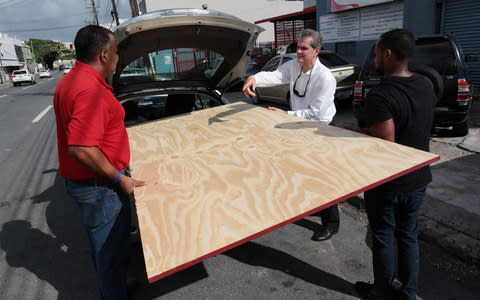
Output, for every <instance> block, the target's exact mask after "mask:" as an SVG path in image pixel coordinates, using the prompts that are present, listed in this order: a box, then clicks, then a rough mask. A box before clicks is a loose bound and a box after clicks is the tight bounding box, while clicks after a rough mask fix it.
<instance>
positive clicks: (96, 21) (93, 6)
mask: <svg viewBox="0 0 480 300" xmlns="http://www.w3.org/2000/svg"><path fill="white" fill-rule="evenodd" d="M92 8H93V16H94V17H95V24H97V25H100V23H99V22H98V15H97V8H96V7H95V0H92Z"/></svg>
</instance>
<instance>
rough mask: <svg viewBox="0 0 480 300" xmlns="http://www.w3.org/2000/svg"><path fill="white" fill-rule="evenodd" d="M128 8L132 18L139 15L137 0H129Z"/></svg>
mask: <svg viewBox="0 0 480 300" xmlns="http://www.w3.org/2000/svg"><path fill="white" fill-rule="evenodd" d="M130 8H131V9H132V17H136V16H138V15H140V11H139V9H138V2H137V0H130Z"/></svg>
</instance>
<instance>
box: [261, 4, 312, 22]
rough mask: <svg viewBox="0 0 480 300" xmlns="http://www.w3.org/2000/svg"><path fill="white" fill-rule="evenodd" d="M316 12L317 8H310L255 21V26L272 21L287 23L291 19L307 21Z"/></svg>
mask: <svg viewBox="0 0 480 300" xmlns="http://www.w3.org/2000/svg"><path fill="white" fill-rule="evenodd" d="M316 12H317V7H316V6H312V7H307V8H305V9H304V10H301V11H297V12H294V13H290V14H286V15H281V16H278V17H272V18H268V19H263V20H259V21H255V24H260V23H266V22H274V21H287V20H292V19H295V20H303V19H309V18H311V17H312V15H315V13H316Z"/></svg>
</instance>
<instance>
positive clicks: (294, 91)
mask: <svg viewBox="0 0 480 300" xmlns="http://www.w3.org/2000/svg"><path fill="white" fill-rule="evenodd" d="M302 71H303V68H301V69H300V74H298V77H297V79H295V83H294V85H293V93H294V94H295V95H296V96H297V97H300V98H303V97H305V94H306V93H307V88H308V84H309V83H310V78H312V73H313V69H312V70H311V71H310V75H309V76H308V81H307V85H306V86H305V91H303V95H301V94H300V92H299V91H297V81H298V78H300V75H302Z"/></svg>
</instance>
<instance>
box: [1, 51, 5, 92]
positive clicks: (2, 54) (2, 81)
mask: <svg viewBox="0 0 480 300" xmlns="http://www.w3.org/2000/svg"><path fill="white" fill-rule="evenodd" d="M1 47H2V43H0V70H1V71H2V72H3V73H5V70H4V69H3V53H2V49H1ZM3 73H2V74H0V81H1V82H0V83H3Z"/></svg>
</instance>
